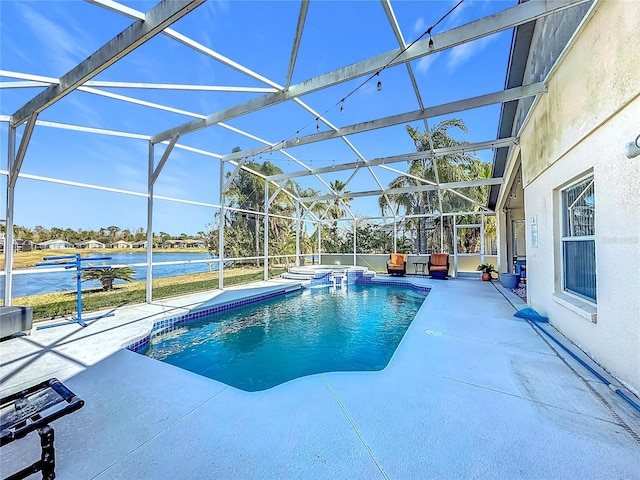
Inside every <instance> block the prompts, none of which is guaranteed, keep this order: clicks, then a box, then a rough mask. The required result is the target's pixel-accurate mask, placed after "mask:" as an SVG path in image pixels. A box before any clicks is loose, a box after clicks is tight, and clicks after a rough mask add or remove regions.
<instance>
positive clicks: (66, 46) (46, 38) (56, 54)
mask: <svg viewBox="0 0 640 480" xmlns="http://www.w3.org/2000/svg"><path fill="white" fill-rule="evenodd" d="M18 5H19V7H18V8H19V10H20V14H21V15H22V17H23V19H24V24H25V25H27V27H28V28H29V30H31V33H32V35H33V37H34V38H36V39H37V40H38V41H39V42H40V43H41V45H42V48H43V49H46V50H48V51H49V52H50V53H51V54H50V55H47V56H48V57H50V58H54V59H55V62H56V64H55V66H54V67H55V69H56V72H57V74H58V73H59V74H60V75H62V74H64V73H66V72H67V71H69V70H70V69H71V68H73V67H74V66H75V65H77V64H78V63H80V62H81V61H82V60H84V59H85V58H86V57H87V56H88V55H89V52H88V51H86V50H85V48H84V47H83V45H84V44H85V42H83V41H80V40H79V39H78V38H74V37H72V36H71V35H69V33H68V32H67V31H66V30H65V29H64V28H63V27H61V26H60V25H58V24H57V23H56V22H54V21H52V20H49V19H48V18H46V17H45V16H44V15H42V14H41V13H40V12H38V11H37V10H35V9H33V8H31V7H30V6H28V5H27V4H26V3H24V2H22V3H18Z"/></svg>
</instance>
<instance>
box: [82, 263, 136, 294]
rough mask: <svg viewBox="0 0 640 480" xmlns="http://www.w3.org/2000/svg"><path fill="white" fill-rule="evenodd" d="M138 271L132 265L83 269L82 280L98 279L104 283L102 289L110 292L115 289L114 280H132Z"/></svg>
mask: <svg viewBox="0 0 640 480" xmlns="http://www.w3.org/2000/svg"><path fill="white" fill-rule="evenodd" d="M135 276H136V272H135V271H134V270H133V269H132V268H131V267H110V266H108V265H105V266H104V267H94V268H93V269H91V270H83V271H82V281H83V282H86V281H89V280H98V281H100V282H101V283H102V290H103V291H105V292H108V291H109V290H113V281H114V280H123V281H125V282H132V281H133V280H135Z"/></svg>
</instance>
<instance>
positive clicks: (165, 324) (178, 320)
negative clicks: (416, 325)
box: [125, 272, 431, 353]
mask: <svg viewBox="0 0 640 480" xmlns="http://www.w3.org/2000/svg"><path fill="white" fill-rule="evenodd" d="M350 273H351V272H349V273H348V276H349V277H352V278H349V280H348V284H355V283H362V284H367V285H390V286H396V287H409V288H412V289H414V290H418V291H420V292H425V293H429V291H431V288H429V287H426V286H424V285H416V284H415V283H413V282H410V281H407V280H382V279H378V278H375V277H373V276H371V275H364V274H363V273H362V272H353V275H350ZM329 276H330V275H329V274H327V275H326V276H325V275H323V276H322V277H321V278H320V279H319V280H321V281H320V282H317V283H316V284H315V286H318V285H323V286H330V285H331V284H330V283H329V282H325V278H326V279H328V278H329ZM374 278H375V280H374ZM293 291H298V290H297V289H296V290H293ZM290 292H292V290H291V289H286V288H285V289H282V290H277V291H274V292H269V293H265V294H262V295H256V296H253V297H248V298H243V299H240V300H235V301H233V302H227V303H223V304H220V305H214V306H211V307H209V308H205V309H202V310H194V311H191V312H189V313H187V314H185V315H181V316H179V317H173V318H167V319H163V320H159V321H157V322H154V324H153V326H152V327H151V331H150V332H149V333H148V334H147V335H145V336H144V337H142V338H141V339H139V340H137V341H135V342H133V343H131V344H129V345H127V346H126V347H125V348H126V349H127V350H130V351H132V352H136V353H137V352H142V351H144V350H146V348H147V347H148V346H149V344H150V343H151V340H152V339H153V338H155V337H157V336H159V335H164V334H165V333H169V332H172V331H174V330H175V329H176V328H178V327H180V326H182V325H184V324H185V323H189V322H192V321H194V320H198V319H200V318H203V317H207V316H209V315H213V314H216V313H220V312H225V311H227V310H232V309H235V308H238V307H242V306H245V305H249V304H251V303H256V302H262V301H265V300H269V299H271V298H275V297H280V296H282V295H286V294H287V293H290Z"/></svg>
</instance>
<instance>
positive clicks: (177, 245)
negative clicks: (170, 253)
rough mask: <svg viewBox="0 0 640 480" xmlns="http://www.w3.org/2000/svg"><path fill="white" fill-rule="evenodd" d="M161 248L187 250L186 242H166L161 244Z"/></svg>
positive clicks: (173, 240) (174, 240)
mask: <svg viewBox="0 0 640 480" xmlns="http://www.w3.org/2000/svg"><path fill="white" fill-rule="evenodd" d="M162 248H187V241H186V240H177V239H172V240H166V241H164V242H162Z"/></svg>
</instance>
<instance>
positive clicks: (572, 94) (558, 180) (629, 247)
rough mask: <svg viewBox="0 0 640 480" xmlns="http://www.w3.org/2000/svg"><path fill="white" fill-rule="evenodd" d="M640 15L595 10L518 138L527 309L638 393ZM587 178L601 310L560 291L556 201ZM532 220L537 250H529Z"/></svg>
mask: <svg viewBox="0 0 640 480" xmlns="http://www.w3.org/2000/svg"><path fill="white" fill-rule="evenodd" d="M638 32H640V9H638V8H628V3H627V2H617V1H601V2H598V3H597V4H596V6H595V8H594V10H593V12H592V15H591V16H590V17H589V18H588V19H587V21H586V23H585V25H584V26H583V28H582V29H581V30H580V31H579V32H578V33H577V34H576V38H575V41H574V42H573V44H572V45H570V47H569V48H568V49H567V51H566V52H565V55H564V56H563V57H562V58H561V59H560V60H559V62H558V64H557V66H556V68H555V70H554V71H552V73H551V76H550V78H549V82H548V87H549V90H548V93H546V94H545V95H542V96H541V97H540V99H539V100H538V101H537V102H536V103H535V104H534V105H533V108H532V110H531V112H530V117H529V119H528V121H527V122H526V123H525V126H524V128H523V130H522V132H521V136H520V155H521V161H522V169H523V170H522V171H523V184H524V193H525V213H526V216H527V288H528V301H529V303H530V305H531V306H532V307H533V308H534V309H535V310H537V311H538V312H540V313H541V314H543V315H545V316H548V317H549V318H550V321H551V323H552V324H553V325H554V326H555V327H556V328H557V329H558V330H560V331H561V332H562V333H564V334H565V335H566V336H567V337H569V338H570V339H571V340H572V341H573V342H574V343H576V344H577V345H578V346H580V347H581V348H582V349H583V350H584V351H585V352H586V353H587V354H589V355H590V356H591V357H592V358H594V359H595V360H596V361H597V362H598V363H600V364H601V365H602V366H603V367H604V368H606V369H607V370H608V371H610V372H611V373H612V374H614V375H615V376H617V377H618V378H619V379H620V380H621V381H622V382H623V383H625V384H626V385H627V386H628V387H630V388H631V389H632V390H633V391H635V392H636V393H638V392H640V200H639V195H640V157H636V158H635V159H628V158H626V156H625V155H624V147H625V144H626V143H627V142H629V141H632V140H633V139H635V138H636V137H637V136H638V134H640V121H639V119H640V69H639V68H638V51H637V39H638ZM588 173H593V175H594V185H595V197H596V214H595V231H596V234H595V248H596V272H597V279H596V289H597V305H594V304H592V303H589V302H587V301H584V300H581V299H578V298H577V297H574V296H571V295H568V294H566V293H564V292H563V291H562V245H561V236H562V212H561V196H560V192H561V190H562V189H563V188H565V187H566V186H568V185H569V184H571V183H572V182H573V181H574V180H576V179H578V178H580V177H581V176H583V175H585V174H588ZM531 218H537V228H538V245H537V246H536V247H534V246H532V245H531V231H530V229H531V222H530V219H531Z"/></svg>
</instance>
